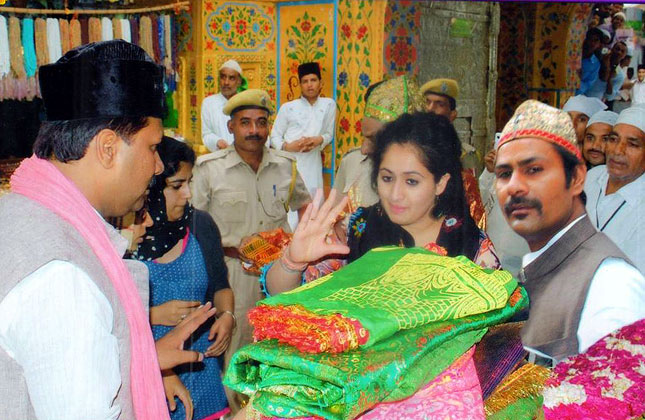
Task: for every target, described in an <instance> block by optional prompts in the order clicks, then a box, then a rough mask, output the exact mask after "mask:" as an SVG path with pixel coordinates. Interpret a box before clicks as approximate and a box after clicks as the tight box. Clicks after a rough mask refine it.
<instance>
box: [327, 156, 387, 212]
mask: <svg viewBox="0 0 645 420" xmlns="http://www.w3.org/2000/svg"><path fill="white" fill-rule="evenodd" d="M371 177H372V161H371V160H370V159H369V157H368V156H367V155H364V154H362V153H361V150H360V149H353V150H350V151H349V152H347V153H346V154H345V156H343V160H342V161H341V163H340V167H339V168H338V172H337V173H336V178H335V180H334V188H335V189H336V190H337V191H338V192H339V193H342V194H344V195H349V198H350V200H351V205H352V209H353V210H355V209H357V208H358V207H369V206H371V205H372V204H376V203H377V202H378V194H377V193H376V191H375V190H374V188H372V180H371Z"/></svg>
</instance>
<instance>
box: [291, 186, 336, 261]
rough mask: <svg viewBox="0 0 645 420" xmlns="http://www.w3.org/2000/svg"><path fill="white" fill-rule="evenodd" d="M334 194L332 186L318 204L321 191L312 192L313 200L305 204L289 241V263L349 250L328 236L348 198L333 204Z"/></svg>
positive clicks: (321, 196) (311, 259) (332, 233)
mask: <svg viewBox="0 0 645 420" xmlns="http://www.w3.org/2000/svg"><path fill="white" fill-rule="evenodd" d="M336 195H337V192H336V190H334V189H332V190H331V192H330V193H329V197H328V198H327V200H325V202H324V203H322V205H321V204H320V202H321V200H322V198H323V193H322V190H321V189H318V190H317V191H316V195H315V196H314V200H313V202H312V203H310V204H309V205H308V206H307V208H306V210H305V212H304V214H303V215H302V218H301V219H300V221H299V222H298V227H297V228H296V231H295V232H294V233H293V239H292V240H291V244H289V259H290V260H291V261H292V262H294V263H296V264H301V263H310V262H312V261H316V260H319V259H320V258H322V257H324V256H326V255H331V254H348V253H349V247H348V246H347V245H345V244H341V243H338V241H335V240H333V239H332V238H333V237H334V236H335V234H334V229H333V228H334V224H335V223H336V221H337V219H338V216H339V215H340V214H341V213H342V212H343V209H344V208H345V207H346V206H347V201H348V198H347V197H344V198H343V199H342V200H341V201H340V202H339V203H338V204H336V205H334V203H336Z"/></svg>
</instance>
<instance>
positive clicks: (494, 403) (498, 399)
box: [484, 363, 550, 420]
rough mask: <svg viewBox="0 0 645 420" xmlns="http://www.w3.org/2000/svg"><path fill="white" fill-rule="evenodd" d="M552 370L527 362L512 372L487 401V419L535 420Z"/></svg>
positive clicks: (485, 406) (485, 408)
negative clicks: (542, 393) (543, 390)
mask: <svg viewBox="0 0 645 420" xmlns="http://www.w3.org/2000/svg"><path fill="white" fill-rule="evenodd" d="M549 375H550V370H549V369H547V368H545V367H542V366H538V365H534V364H532V363H527V364H525V365H524V366H522V367H521V368H519V369H518V370H516V371H515V372H513V373H511V374H510V375H509V376H508V377H507V378H506V379H505V380H504V381H503V382H502V383H501V384H500V385H499V386H498V387H497V388H496V389H495V391H493V394H492V395H491V396H490V397H489V398H488V399H487V400H486V401H485V404H484V410H485V411H486V416H487V418H488V419H498V420H502V419H508V420H511V419H513V420H524V419H527V420H528V419H533V418H535V416H536V414H537V413H538V412H539V411H541V407H542V398H541V395H540V394H541V392H542V389H543V388H544V383H545V382H546V380H547V379H548V378H549Z"/></svg>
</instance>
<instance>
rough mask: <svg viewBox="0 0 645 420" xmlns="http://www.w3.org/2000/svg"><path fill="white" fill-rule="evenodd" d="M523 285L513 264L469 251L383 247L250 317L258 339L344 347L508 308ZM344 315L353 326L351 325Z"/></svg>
mask: <svg viewBox="0 0 645 420" xmlns="http://www.w3.org/2000/svg"><path fill="white" fill-rule="evenodd" d="M516 287H517V281H516V280H515V279H514V278H513V276H512V275H511V274H510V273H509V272H507V271H503V270H492V269H484V268H482V267H480V266H478V265H477V264H475V263H473V262H472V261H470V260H469V259H467V258H466V257H463V256H458V257H445V256H440V255H437V254H435V253H433V252H431V251H428V250H426V249H423V248H402V247H381V248H375V249H372V250H371V251H369V252H367V253H366V254H365V255H363V256H362V257H361V258H359V259H358V260H356V261H354V262H353V263H351V264H349V265H347V266H345V267H343V268H341V269H340V270H338V271H336V272H333V273H331V274H328V275H327V276H324V277H322V278H320V279H318V280H315V281H313V282H311V283H308V284H305V285H303V286H301V287H298V288H297V289H294V290H292V291H289V292H286V293H282V294H280V295H277V296H273V297H270V298H268V299H265V300H263V301H261V302H259V305H258V307H257V308H254V309H253V310H252V311H251V312H250V313H249V320H250V322H251V324H252V325H253V326H254V328H255V332H254V336H255V337H256V339H258V340H264V339H272V338H276V339H279V340H280V341H281V342H282V343H285V344H290V345H292V346H295V347H297V348H299V349H300V350H302V351H307V349H309V350H310V351H309V352H320V351H332V352H333V351H335V352H339V351H346V350H349V349H352V348H356V347H358V345H361V346H364V347H369V346H372V345H374V344H375V343H378V342H380V341H382V340H384V339H386V338H387V337H390V336H392V335H393V334H395V333H396V332H397V331H401V330H406V329H411V328H415V327H419V326H422V325H425V324H428V323H433V322H438V321H445V320H452V319H459V318H464V317H467V316H469V315H474V314H479V313H484V312H489V311H492V310H495V309H499V308H503V307H504V305H505V304H506V302H507V301H508V299H509V297H510V296H511V294H512V293H513V291H514V290H515V289H516ZM339 315H340V316H339ZM314 318H315V319H314ZM339 318H342V319H340V321H339ZM343 319H346V320H351V322H352V323H353V324H352V327H346V328H344V327H343V322H342V320H343ZM356 321H357V322H356ZM357 325H358V327H357ZM312 326H313V328H312ZM348 330H349V334H348V333H347V331H348ZM353 330H356V331H355V334H352V331H353ZM366 332H367V333H366ZM348 337H349V338H348ZM361 339H362V340H361Z"/></svg>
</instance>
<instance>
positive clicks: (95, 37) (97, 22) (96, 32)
mask: <svg viewBox="0 0 645 420" xmlns="http://www.w3.org/2000/svg"><path fill="white" fill-rule="evenodd" d="M88 26H89V34H90V35H89V36H90V42H99V41H101V40H102V39H103V36H102V33H101V30H102V29H101V19H99V18H97V17H91V18H90V20H89V23H88Z"/></svg>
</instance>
